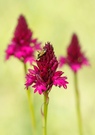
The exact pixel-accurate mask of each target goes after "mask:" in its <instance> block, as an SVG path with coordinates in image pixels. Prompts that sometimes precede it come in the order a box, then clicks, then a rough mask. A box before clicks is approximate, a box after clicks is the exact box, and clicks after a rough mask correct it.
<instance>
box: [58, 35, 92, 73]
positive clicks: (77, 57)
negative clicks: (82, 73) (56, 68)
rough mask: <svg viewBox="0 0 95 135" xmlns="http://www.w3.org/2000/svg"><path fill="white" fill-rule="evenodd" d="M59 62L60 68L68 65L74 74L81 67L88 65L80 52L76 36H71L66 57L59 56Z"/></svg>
mask: <svg viewBox="0 0 95 135" xmlns="http://www.w3.org/2000/svg"><path fill="white" fill-rule="evenodd" d="M59 61H60V67H62V66H63V65H64V64H68V65H69V66H70V68H71V69H72V70H73V71H74V72H77V71H78V70H79V69H80V68H81V67H82V65H89V61H88V59H87V58H86V57H85V55H84V53H83V52H82V51H81V47H80V44H79V41H78V37H77V35H76V34H73V36H72V40H71V43H70V45H69V46H68V48H67V56H66V57H64V56H61V57H60V59H59Z"/></svg>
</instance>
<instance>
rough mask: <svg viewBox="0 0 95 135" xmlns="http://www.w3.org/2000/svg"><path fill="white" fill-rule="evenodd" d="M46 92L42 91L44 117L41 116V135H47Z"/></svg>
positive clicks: (47, 99) (47, 100)
mask: <svg viewBox="0 0 95 135" xmlns="http://www.w3.org/2000/svg"><path fill="white" fill-rule="evenodd" d="M48 102H49V98H48V93H47V92H45V93H44V118H43V135H47V113H48Z"/></svg>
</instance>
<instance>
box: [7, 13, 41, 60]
mask: <svg viewBox="0 0 95 135" xmlns="http://www.w3.org/2000/svg"><path fill="white" fill-rule="evenodd" d="M32 35H33V32H32V31H31V30H30V29H29V28H28V25H27V22H26V19H25V17H24V16H23V15H20V17H19V18H18V24H17V26H16V29H15V32H14V37H13V38H12V41H11V44H9V45H8V48H7V49H6V59H9V57H10V56H15V57H17V58H18V59H20V60H21V61H23V62H27V61H29V62H30V63H32V61H33V60H34V52H35V50H38V49H40V44H41V43H38V42H37V39H33V37H32Z"/></svg>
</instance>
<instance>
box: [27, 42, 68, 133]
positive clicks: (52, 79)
mask: <svg viewBox="0 0 95 135" xmlns="http://www.w3.org/2000/svg"><path fill="white" fill-rule="evenodd" d="M57 67H58V61H57V59H56V56H55V54H54V50H53V46H52V45H51V44H50V43H49V42H48V43H46V44H45V46H44V47H43V49H42V51H41V52H39V54H38V59H37V60H36V66H34V69H29V73H28V74H27V75H26V84H25V85H26V88H28V87H29V86H32V87H33V88H34V93H35V92H38V93H39V94H43V95H44V113H43V116H44V119H43V135H47V110H48V103H49V97H48V94H49V92H50V90H51V88H52V86H53V85H55V86H59V87H63V88H65V89H66V88H67V84H68V82H67V77H66V76H62V75H63V72H62V71H56V70H57Z"/></svg>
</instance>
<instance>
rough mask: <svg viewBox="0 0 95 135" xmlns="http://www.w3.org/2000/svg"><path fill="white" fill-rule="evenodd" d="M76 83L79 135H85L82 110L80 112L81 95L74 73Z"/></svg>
mask: <svg viewBox="0 0 95 135" xmlns="http://www.w3.org/2000/svg"><path fill="white" fill-rule="evenodd" d="M74 83H75V97H76V111H77V117H78V126H79V135H83V129H82V117H81V110H80V95H79V91H78V82H77V73H74Z"/></svg>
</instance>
